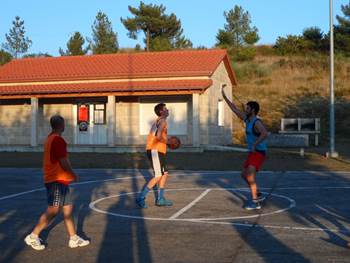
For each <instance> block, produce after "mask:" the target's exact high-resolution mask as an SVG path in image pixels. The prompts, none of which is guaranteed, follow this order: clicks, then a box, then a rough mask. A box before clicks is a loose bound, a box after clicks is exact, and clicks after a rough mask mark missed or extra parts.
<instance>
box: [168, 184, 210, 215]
mask: <svg viewBox="0 0 350 263" xmlns="http://www.w3.org/2000/svg"><path fill="white" fill-rule="evenodd" d="M210 191H211V189H207V190H205V191H204V192H203V193H201V194H200V195H199V196H198V197H197V198H196V199H194V200H193V201H192V202H191V203H189V204H188V205H186V206H185V207H184V208H182V209H180V210H179V211H178V212H176V213H175V214H173V215H172V216H171V217H169V219H176V218H178V217H179V216H180V215H182V214H183V213H185V212H186V211H187V210H188V209H190V208H191V207H192V206H194V205H195V204H196V203H198V202H199V201H200V200H201V199H202V198H203V197H204V196H206V195H207V194H208V193H209V192H210Z"/></svg>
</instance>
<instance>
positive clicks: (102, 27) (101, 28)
mask: <svg viewBox="0 0 350 263" xmlns="http://www.w3.org/2000/svg"><path fill="white" fill-rule="evenodd" d="M91 28H92V40H90V46H91V49H92V53H93V54H108V53H116V52H117V51H118V48H119V46H118V39H117V33H116V32H113V28H112V23H111V22H110V21H109V19H108V17H107V15H106V14H104V13H102V12H101V11H100V12H98V13H97V15H96V20H95V22H94V25H93V26H92V27H91Z"/></svg>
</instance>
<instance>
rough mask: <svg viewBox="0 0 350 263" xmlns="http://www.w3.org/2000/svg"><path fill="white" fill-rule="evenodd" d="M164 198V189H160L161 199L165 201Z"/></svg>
mask: <svg viewBox="0 0 350 263" xmlns="http://www.w3.org/2000/svg"><path fill="white" fill-rule="evenodd" d="M163 198H164V188H160V189H159V199H163Z"/></svg>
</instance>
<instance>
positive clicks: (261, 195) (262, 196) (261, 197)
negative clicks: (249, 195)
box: [256, 192, 266, 202]
mask: <svg viewBox="0 0 350 263" xmlns="http://www.w3.org/2000/svg"><path fill="white" fill-rule="evenodd" d="M257 196H258V197H257V199H256V200H257V201H258V202H264V201H265V199H266V195H265V194H263V193H260V192H259V193H258V194H257Z"/></svg>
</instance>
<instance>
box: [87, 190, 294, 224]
mask: <svg viewBox="0 0 350 263" xmlns="http://www.w3.org/2000/svg"><path fill="white" fill-rule="evenodd" d="M206 189H211V190H212V191H227V190H230V191H232V192H249V191H248V190H247V189H241V188H180V189H167V190H165V191H167V192H175V191H200V190H206ZM138 193H139V192H128V193H122V194H117V195H110V196H106V197H102V198H99V199H96V200H95V201H93V202H91V203H90V204H89V207H90V209H92V210H94V211H95V212H98V213H102V214H107V215H111V216H115V217H122V218H131V219H144V220H156V221H191V222H201V221H218V220H236V219H248V218H256V217H261V216H268V215H273V214H279V213H282V212H284V211H287V210H289V209H292V208H293V207H295V205H296V202H295V200H293V199H291V198H289V197H287V196H284V195H279V194H274V193H271V194H270V195H271V196H275V197H279V198H282V199H285V200H287V201H289V206H288V207H285V208H282V209H279V210H275V211H272V212H268V213H259V214H255V215H249V216H235V217H217V218H185V219H179V218H163V217H143V216H132V215H126V214H119V213H114V212H108V211H105V210H102V209H99V208H97V207H96V204H98V203H99V202H102V201H104V200H107V199H111V198H115V197H120V196H127V195H135V194H138ZM262 193H264V194H268V193H265V192H262Z"/></svg>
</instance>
